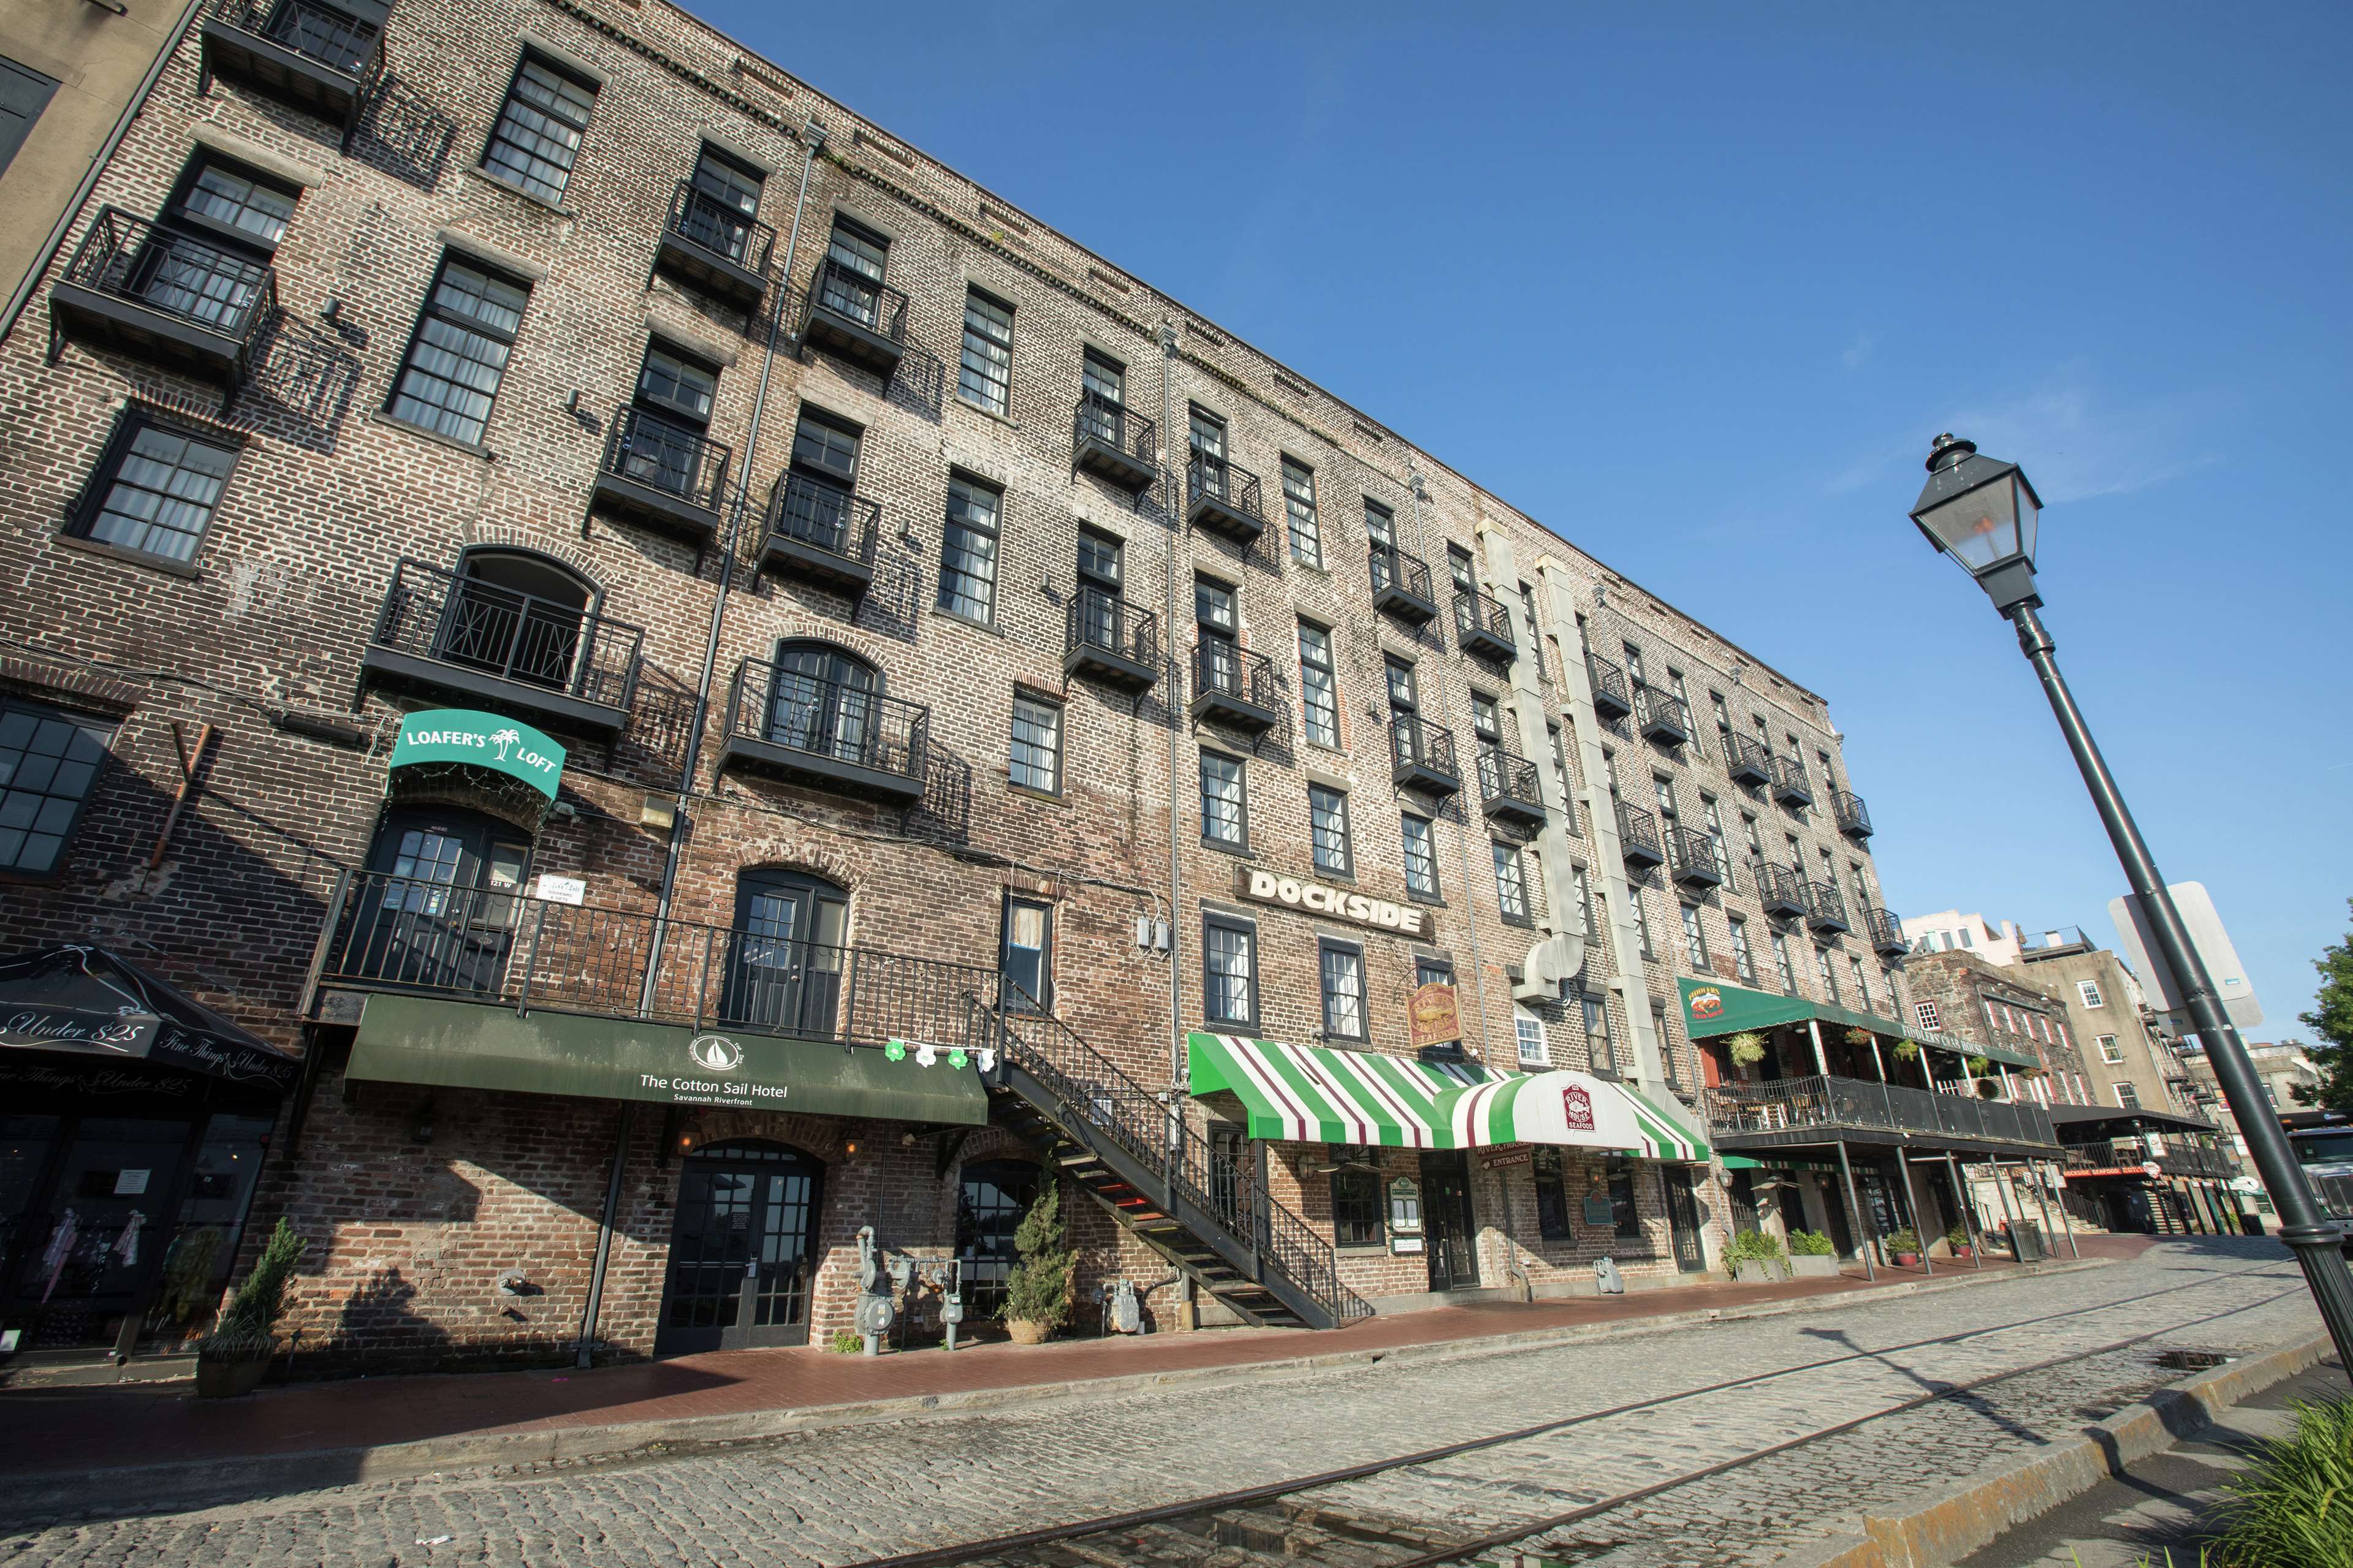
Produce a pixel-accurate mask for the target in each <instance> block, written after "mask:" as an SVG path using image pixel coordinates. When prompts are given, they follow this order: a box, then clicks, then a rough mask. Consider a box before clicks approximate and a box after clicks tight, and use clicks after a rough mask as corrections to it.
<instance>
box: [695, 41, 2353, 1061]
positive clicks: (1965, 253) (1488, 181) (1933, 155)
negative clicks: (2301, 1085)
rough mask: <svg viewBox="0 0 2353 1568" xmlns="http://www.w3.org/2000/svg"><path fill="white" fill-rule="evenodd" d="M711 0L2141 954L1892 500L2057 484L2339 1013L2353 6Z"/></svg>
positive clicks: (2184, 760) (2217, 868)
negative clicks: (1800, 684) (1975, 463)
mask: <svg viewBox="0 0 2353 1568" xmlns="http://www.w3.org/2000/svg"><path fill="white" fill-rule="evenodd" d="M698 8H700V9H701V10H702V14H704V15H706V16H709V17H710V18H711V19H712V21H714V22H715V23H716V24H717V25H719V26H722V27H723V28H725V29H726V30H728V31H729V32H731V33H733V35H734V36H735V37H739V38H741V39H743V40H744V41H745V42H746V43H749V44H751V45H753V46H754V47H758V48H760V49H761V50H762V51H763V52H765V53H766V54H768V55H770V56H771V57H772V58H775V59H776V60H777V61H778V62H780V63H781V64H783V65H784V66H785V67H786V68H787V69H789V70H792V71H793V72H795V73H796V74H797V75H799V76H801V77H803V78H804V79H807V80H808V81H810V82H811V83H813V84H814V85H816V86H817V87H818V88H819V89H822V90H824V91H826V92H828V93H831V94H832V95H834V96H835V97H837V98H839V99H840V100H842V101H844V102H845V103H847V104H849V105H850V106H851V107H853V108H854V109H856V110H859V111H860V112H861V113H864V114H866V115H869V116H871V117H872V118H873V119H874V120H875V121H878V122H879V123H881V125H883V126H885V127H886V128H888V129H890V130H891V131H892V132H896V133H898V134H900V135H902V136H904V137H906V138H908V139H910V140H912V141H913V142H914V143H915V144H916V145H918V146H920V147H922V148H923V149H924V150H925V151H927V152H929V153H932V154H934V156H937V157H940V158H942V159H944V160H945V161H946V162H947V163H950V164H952V165H954V166H955V167H956V168H958V169H960V170H962V171H963V172H964V173H965V174H969V175H970V176H972V177H973V178H975V179H976V180H978V181H980V182H981V183H982V184H986V185H987V186H989V187H991V188H993V189H994V190H996V191H997V192H998V193H1000V194H1002V195H1004V196H1006V197H1007V198H1008V199H1009V200H1011V201H1013V202H1015V203H1017V204H1018V205H1020V206H1021V207H1023V208H1024V209H1026V210H1027V211H1029V212H1030V213H1032V214H1034V215H1036V216H1039V218H1041V219H1043V220H1045V221H1047V222H1049V223H1050V224H1052V225H1054V226H1057V227H1059V228H1060V229H1061V230H1063V231H1064V232H1066V233H1068V234H1070V235H1071V236H1073V237H1075V238H1077V239H1078V240H1079V241H1081V242H1082V243H1083V244H1085V245H1088V246H1090V247H1093V248H1094V249H1096V250H1098V251H1100V252H1102V253H1103V254H1104V255H1106V256H1109V257H1112V258H1115V259H1116V260H1117V261H1118V262H1119V263H1120V264H1121V265H1122V266H1124V267H1126V268H1130V269H1132V270H1134V271H1135V272H1136V273H1138V274H1139V275H1140V276H1142V277H1144V278H1145V279H1150V280H1151V281H1152V282H1153V283H1154V284H1155V285H1156V286H1158V287H1160V288H1162V289H1166V290H1167V291H1168V292H1169V293H1171V294H1173V295H1174V296H1175V297H1176V298H1177V299H1179V300H1183V301H1185V302H1186V303H1187V305H1189V306H1191V307H1192V308H1193V309H1195V310H1200V311H1202V312H1204V313H1206V314H1207V315H1208V317H1209V318H1210V319H1211V320H1213V321H1218V322H1219V323H1221V324H1223V325H1225V326H1227V327H1229V328H1231V329H1232V330H1234V331H1239V332H1240V333H1241V334H1243V335H1244V336H1245V337H1247V338H1249V339H1250V340H1251V341H1252V342H1256V343H1257V344H1259V345H1260V346H1261V347H1262V348H1264V349H1265V350H1267V351H1268V352H1270V353H1273V354H1275V355H1276V356H1277V357H1279V358H1281V359H1282V360H1283V361H1285V362H1286V363H1289V364H1291V365H1293V366H1294V367H1296V368H1297V369H1298V370H1300V371H1301V372H1303V374H1307V375H1309V376H1311V377H1313V378H1314V380H1315V381H1317V382H1318V383H1320V384H1323V385H1324V386H1327V387H1329V388H1331V389H1332V390H1333V391H1334V392H1335V393H1336V394H1338V395H1341V396H1343V397H1345V398H1347V399H1348V400H1350V401H1351V402H1353V403H1354V404H1356V405H1358V406H1359V407H1362V408H1364V409H1366V410H1367V411H1368V412H1370V413H1371V414H1373V415H1374V416H1377V417H1378V418H1379V419H1381V420H1382V421H1384V422H1385V423H1387V424H1388V425H1390V426H1393V427H1395V428H1397V429H1398V430H1399V431H1401V432H1403V433H1405V434H1406V435H1407V436H1408V437H1409V438H1410V439H1412V440H1413V441H1415V442H1416V443H1418V444H1419V446H1421V447H1423V448H1424V449H1425V450H1428V451H1429V452H1430V453H1431V454H1433V455H1434V456H1436V457H1438V458H1440V459H1442V460H1444V461H1446V462H1447V463H1449V464H1451V465H1452V466H1453V467H1455V468H1458V469H1461V471H1463V472H1465V473H1467V474H1469V475H1471V476H1472V478H1474V479H1478V480H1480V481H1481V482H1482V483H1484V484H1485V485H1487V486H1488V487H1489V488H1490V489H1493V490H1494V491H1496V492H1497V493H1498V494H1500V495H1502V496H1504V497H1505V498H1507V499H1508V500H1511V501H1513V502H1514V504H1516V505H1518V506H1520V507H1522V508H1525V510H1528V511H1529V512H1531V513H1532V514H1534V515H1535V516H1536V517H1538V518H1541V519H1543V520H1544V521H1546V522H1547V523H1549V524H1550V525H1551V526H1553V527H1555V528H1556V529H1558V530H1559V531H1562V532H1563V533H1565V534H1566V535H1567V537H1569V538H1570V539H1572V540H1574V541H1575V542H1577V543H1578V544H1579V545H1581V546H1582V547H1584V548H1585V549H1587V550H1588V551H1590V552H1592V553H1594V554H1595V555H1596V556H1598V557H1599V558H1600V559H1601V560H1603V561H1605V562H1607V563H1609V564H1610V565H1611V566H1613V567H1615V568H1616V569H1618V570H1620V571H1621V572H1623V573H1625V574H1628V575H1630V576H1631V577H1633V578H1634V579H1636V580H1637V581H1639V582H1641V583H1642V584H1644V585H1645V586H1647V587H1649V588H1651V589H1652V590H1653V591H1655V592H1657V593H1659V594H1660V595H1663V596H1664V597H1666V598H1668V599H1669V600H1671V601H1672V602H1673V603H1674V604H1675V605H1678V606H1680V607H1681V608H1683V609H1684V610H1686V611H1688V612H1689V613H1690V614H1692V615H1694V616H1697V617H1699V618H1700V619H1701V620H1703V621H1705V622H1706V623H1708V624H1709V625H1711V626H1715V627H1717V628H1719V629H1721V630H1722V631H1724V632H1725V634H1727V635H1728V636H1730V637H1733V638H1734V639H1736V640H1737V641H1739V642H1740V643H1742V644H1744V645H1745V646H1746V647H1749V648H1750V649H1752V650H1754V651H1755V652H1756V653H1757V655H1758V656H1759V657H1761V658H1766V659H1767V660H1769V661H1770V662H1772V663H1773V664H1775V665H1776V666H1778V668H1781V669H1783V670H1785V671H1787V672H1788V674H1790V675H1791V676H1793V677H1794V678H1796V679H1799V680H1801V681H1804V682H1806V683H1807V684H1809V685H1810V686H1812V687H1813V688H1814V689H1817V690H1819V691H1820V692H1822V693H1823V694H1824V696H1826V697H1827V698H1828V699H1829V700H1830V702H1831V713H1832V715H1833V717H1834V718H1835V719H1836V720H1837V721H1838V722H1839V724H1840V725H1841V728H1842V729H1843V730H1844V731H1846V734H1847V737H1848V740H1847V751H1846V754H1847V758H1848V761H1849V763H1850V764H1851V766H1852V771H1853V774H1854V778H1855V781H1856V787H1857V788H1858V789H1859V790H1860V791H1861V792H1862V794H1863V795H1864V796H1865V797H1866V798H1867V799H1868V801H1869V802H1870V805H1871V810H1872V815H1873V819H1874V821H1875V822H1876V823H1877V825H1878V826H1879V829H1880V831H1879V836H1878V837H1877V838H1876V839H1875V840H1874V841H1873V843H1874V848H1875V849H1876V851H1877V858H1878V861H1879V865H1880V868H1881V871H1882V875H1883V878H1884V879H1885V882H1886V887H1887V891H1888V894H1889V900H1890V902H1891V903H1892V904H1893V905H1894V907H1895V908H1896V910H1897V911H1898V912H1899V913H1905V912H1926V911H1930V910H1939V909H1945V908H1948V907H1952V906H1955V905H1957V906H1959V907H1960V908H1962V909H1965V910H1967V909H1977V910H1983V911H1984V912H1985V913H1986V914H1988V915H1989V916H1991V917H1994V918H1996V919H2000V918H2003V917H2009V918H2012V919H2016V920H2018V921H2021V922H2022V923H2025V924H2030V925H2037V924H2081V925H2082V926H2084V928H2085V929H2086V930H2087V931H2092V932H2093V933H2094V936H2095V938H2096V939H2098V940H2102V941H2113V937H2112V935H2111V934H2110V931H2109V928H2108V925H2107V918H2106V911H2105V906H2106V903H2107V900H2109V899H2110V898H2111V897H2112V896H2114V895H2115V894H2116V893H2118V892H2121V891H2122V890H2123V879H2122V875H2121V873H2120V872H2119V871H2118V869H2117V868H2116V861H2115V859H2114V858H2113V856H2112V855H2111V853H2110V851H2109V849H2108V847H2107V844H2106V842H2105V838H2104V837H2102V836H2101V833H2100V830H2099V825H2098V822H2097V819H2096V818H2095V817H2094V815H2093V813H2092V810H2091V807H2090V805H2089V804H2088V802H2087V801H2086V799H2085V797H2084V792H2083V789H2082V786H2081V784H2080V783H2079V782H2078V780H2077V779H2076V776H2075V773H2074V772H2073V765H2072V764H2071V763H2069V761H2068V758H2067V754H2066V752H2065V749H2064V747H2063V744H2062V743H2061V742H2060V740H2059V737H2058V734H2057V731H2055V729H2054V728H2053V726H2052V721H2051V718H2050V714H2049V711H2048V710H2047V709H2046V708H2045V706H2044V704H2043V701H2042V696H2041V694H2040V692H2039V690H2038V689H2037V688H2036V686H2035V683H2034V680H2033V677H2032V674H2031V671H2030V670H2029V669H2028V668H2027V666H2026V664H2025V662H2024V660H2022V659H2021V658H2020V657H2019V655H2018V652H2017V647H2016V644H2015V642H2014V640H2013V638H2012V637H2011V635H2010V630H2009V628H2008V627H2007V626H2004V625H2003V624H2002V623H2001V622H2000V620H1998V619H1997V618H1996V617H1995V616H1994V614H1993V612H1992V610H1991V608H1990V607H1989V605H1988V604H1987V602H1986V600H1985V599H1984V597H1983V595H1980V594H1979V593H1978V591H1977V590H1976V589H1975V588H1974V587H1972V586H1971V585H1970V584H1968V581H1967V579H1965V578H1964V577H1963V576H1962V575H1961V574H1959V572H1958V571H1957V569H1955V568H1953V567H1952V566H1950V565H1948V564H1946V563H1942V562H1940V561H1939V560H1937V559H1936V557H1935V556H1934V554H1933V553H1932V552H1930V551H1929V549H1928V548H1927V546H1926V544H1924V543H1923V542H1921V541H1920V539H1919V537H1918V535H1917V534H1916V533H1915V531H1914V530H1913V528H1912V525H1911V524H1910V523H1909V522H1908V521H1905V515H1904V514H1905V509H1906V508H1907V507H1908V506H1909V505H1910V503H1911V501H1912V500H1913V498H1914V497H1915V494H1916V493H1917V491H1918V489H1919V485H1920V480H1921V468H1920V459H1921V458H1922V457H1923V455H1924V454H1925V453H1926V447H1927V442H1928V438H1929V437H1930V436H1932V435H1933V434H1935V433H1936V431H1938V430H1941V429H1947V428H1950V429H1954V430H1957V431H1959V432H1960V433H1962V434H1964V435H1967V436H1969V437H1973V438H1974V439H1976V440H1977V441H1978V444H1979V445H1980V446H1981V447H1983V448H1984V449H1985V450H1986V451H1988V452H1989V453H1993V454H1995V455H1998V456H2001V457H2006V458H2013V459H2015V460H2017V461H2019V462H2021V463H2022V464H2024V465H2025V467H2026V469H2027V471H2028V473H2029V474H2030V475H2031V477H2032V478H2033V479H2034V480H2035V482H2036V484H2037V486H2038V487H2039V488H2040V489H2041V491H2042V496H2043V498H2044V501H2045V503H2046V506H2047V508H2048V510H2046V511H2045V513H2044V527H2043V535H2042V537H2043V548H2042V561H2041V567H2042V586H2043V591H2044V595H2045V598H2046V602H2047V606H2046V610H2045V615H2046V618H2047V619H2048V621H2049V624H2050V626H2051V628H2052V633H2053V635H2054V636H2055V637H2057V639H2058V642H2059V647H2060V658H2061V660H2062V662H2063V666H2064V668H2066V670H2067V672H2068V674H2069V677H2070V679H2072V680H2073V683H2074V685H2075V688H2076V691H2077V695H2078V697H2079V699H2080V700H2082V702H2083V703H2084V707H2085V709H2086V710H2088V712H2089V713H2090V715H2091V718H2092V721H2093V722H2094V726H2095V728H2096V730H2097V731H2098V732H2099V734H2100V736H2101V738H2102V741H2103V743H2104V745H2105V748H2106V751H2107V753H2108V756H2109V760H2110V762H2111V763H2112V764H2113V765H2114V766H2115V768H2116V772H2117V773H2118V775H2119V776H2120V778H2121V779H2122V781H2123V783H2124V785H2125V788H2126V792H2127V794H2128V795H2129V796H2130V798H2131V800H2132V802H2133V804H2134V805H2135V807H2136V809H2137V811H2138V813H2139V816H2140V819H2141V823H2142V826H2143V827H2144V829H2145V831H2146V832H2147V835H2148V837H2149V839H2150V841H2151V844H2152V846H2153V847H2154V848H2155V849H2156V851H2157V855H2158V861H2159V863H2160V865H2162V866H2163V867H2164V868H2165V870H2166V873H2167V875H2168V876H2169V877H2170V878H2172V879H2176V880H2200V881H2203V882H2204V883H2206V885H2207V886H2208V888H2209V889H2211V891H2212V893H2213V895H2214V899H2215V901H2216V903H2217V905H2218V906H2219V907H2220V909H2221V913H2222V916H2223V919H2224V921H2226V922H2227V923H2228V925H2229V926H2230V928H2231V930H2232V935H2233V936H2234V938H2235V940H2236V942H2237V944H2238V948H2239V952H2240V954H2241V956H2242V958H2243V959H2244V960H2245V962H2246V964H2247V966H2248V970H2249V973H2250V974H2251V976H2252V978H2253V981H2254V983H2255V986H2256V989H2257V992H2258V993H2259V994H2260V996H2261V998H2262V1000H2263V1005H2264V1007H2265V1009H2266V1012H2267V1014H2268V1016H2269V1020H2270V1021H2269V1022H2268V1023H2267V1024H2266V1025H2265V1026H2263V1028H2261V1029H2258V1030H2256V1031H2254V1034H2255V1037H2257V1038H2277V1037H2282V1036H2284V1035H2296V1034H2307V1035H2308V1033H2309V1032H2308V1031H2306V1030H2304V1029H2302V1027H2301V1026H2298V1025H2296V1024H2295V1021H2294V1015H2295V1014H2296V1013H2298V1012H2300V1011H2302V1010H2304V1009H2305V1008H2306V1007H2308V1006H2309V1005H2311V995H2312V990H2313V985H2314V975H2313V973H2312V970H2311V967H2310V964H2309V960H2310V959H2311V958H2312V957H2314V956H2316V954H2317V952H2318V951H2319V949H2320V947H2321V946H2322V944H2323V943H2324V942H2330V941H2334V940H2337V939H2339V938H2341V937H2342V936H2343V935H2344V933H2345V931H2346V929H2347V924H2348V921H2347V918H2346V903H2345V900H2346V899H2347V897H2348V895H2353V850H2348V843H2353V835H2348V805H2353V803H2348V792H2353V742H2348V736H2347V721H2348V701H2347V697H2348V690H2347V687H2348V682H2347V679H2346V678H2345V673H2344V671H2345V668H2346V654H2345V644H2346V640H2347V639H2346V629H2347V627H2348V624H2353V616H2348V610H2347V606H2346V602H2345V601H2346V597H2347V594H2348V564H2353V547H2348V529H2347V526H2346V518H2345V513H2346V510H2347V507H2346V500H2347V497H2348V489H2353V485H2348V480H2353V474H2348V464H2347V462H2346V452H2347V447H2348V442H2347V431H2348V417H2353V415H2349V414H2348V406H2347V396H2346V394H2347V391H2348V380H2353V370H2348V365H2353V352H2348V351H2353V342H2348V337H2353V333H2348V312H2347V305H2346V300H2347V290H2348V280H2353V257H2348V248H2353V247H2348V237H2353V236H2349V235H2348V230H2353V201H2349V200H2348V183H2353V175H2348V170H2353V136H2348V125H2353V93H2348V91H2347V90H2346V88H2345V85H2344V80H2343V78H2342V74H2341V72H2342V63H2343V61H2344V60H2345V59H2346V58H2348V57H2353V9H2348V7H2345V6H2343V5H2261V6H2228V7H2225V6H2202V7H2192V6H2188V5H2135V6H2122V5H2115V6H2107V5H2084V4H2074V3H2072V0H2071V3H2070V4H2068V5H2056V6H2054V5H2037V6H2031V7H2020V8H2015V9H2010V8H2003V7H1992V6H1972V7H1964V8H1961V9H1957V10H1956V9H1950V8H1947V10H1944V11H1942V12H1937V13H1933V14H1932V13H1926V12H1919V11H1912V12H1908V13H1905V14H1901V15H1898V14H1893V13H1891V12H1890V11H1888V10H1887V9H1885V8H1879V7H1860V6H1858V7H1852V8H1835V7H1831V6H1827V5H1822V6H1803V7H1782V6H1771V7H1734V6H1722V7H1692V8H1684V9H1676V8H1672V7H1660V8H1658V9H1657V11H1656V14H1655V15H1651V16H1637V15H1633V14H1632V13H1633V12H1634V11H1635V10H1636V8H1633V7H1624V6H1618V7H1599V6H1576V7H1570V6H1530V7H1527V8H1526V12H1525V15H1514V14H1513V12H1512V11H1511V10H1509V9H1507V8H1503V7H1496V8H1492V9H1490V8H1484V7H1475V6H1452V7H1446V8H1443V16H1442V19H1441V8H1440V7H1436V6H1430V7H1426V8H1425V7H1420V6H1414V7H1405V6H1387V5H1331V6H1320V5H1319V6H1308V5H1279V4H1265V3H1263V0H1261V3H1260V4H1255V5H1224V4H1215V3H1202V4H1194V5H1185V6H1180V7H1176V8H1166V7H1163V8H1158V9H1153V10H1146V11H1141V12H1140V11H1137V10H1136V9H1135V8H1134V7H1131V6H1126V5H1115V4H1108V3H1102V0H1098V3H1095V4H1085V5H1050V4H1022V3H1007V4H997V5H986V6H981V5H928V4H900V5H852V6H840V7H805V6H793V7H790V8H789V9H788V10H786V11H785V12H784V14H782V15H781V16H780V15H779V12H778V10H777V9H776V8H774V7H771V6H769V5H748V4H741V3H736V0H728V3H724V4H721V3H717V0H699V5H698Z"/></svg>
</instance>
